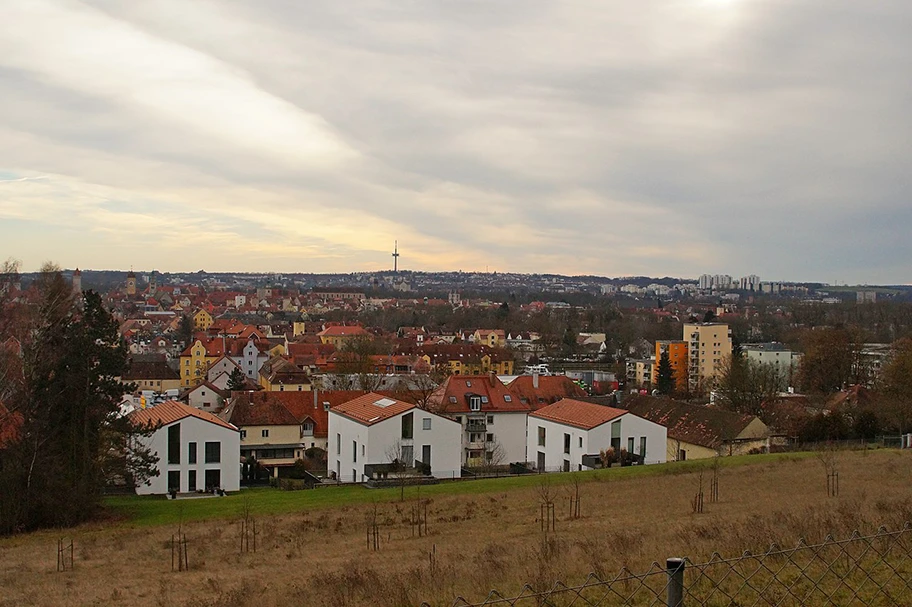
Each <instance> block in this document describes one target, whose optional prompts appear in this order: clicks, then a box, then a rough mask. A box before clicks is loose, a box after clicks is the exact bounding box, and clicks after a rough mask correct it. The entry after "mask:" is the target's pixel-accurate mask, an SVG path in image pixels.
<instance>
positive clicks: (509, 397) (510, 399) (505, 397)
mask: <svg viewBox="0 0 912 607" xmlns="http://www.w3.org/2000/svg"><path fill="white" fill-rule="evenodd" d="M512 401H513V397H512V396H510V395H509V394H504V402H505V403H509V402H512Z"/></svg>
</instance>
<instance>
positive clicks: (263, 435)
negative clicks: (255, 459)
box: [260, 428, 269, 438]
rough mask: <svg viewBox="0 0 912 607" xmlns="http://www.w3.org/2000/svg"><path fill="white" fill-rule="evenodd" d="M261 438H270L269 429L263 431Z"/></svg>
mask: <svg viewBox="0 0 912 607" xmlns="http://www.w3.org/2000/svg"><path fill="white" fill-rule="evenodd" d="M260 436H262V437H263V438H269V428H266V429H265V430H261V431H260Z"/></svg>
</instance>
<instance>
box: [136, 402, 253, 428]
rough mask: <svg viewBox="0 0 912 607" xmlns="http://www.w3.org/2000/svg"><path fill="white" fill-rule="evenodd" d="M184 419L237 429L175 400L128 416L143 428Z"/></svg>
mask: <svg viewBox="0 0 912 607" xmlns="http://www.w3.org/2000/svg"><path fill="white" fill-rule="evenodd" d="M185 417H195V418H197V419H201V420H203V421H206V422H210V423H213V424H216V425H218V426H222V427H223V428H227V429H229V430H234V431H237V428H235V427H234V426H232V425H231V424H229V423H228V422H226V421H225V420H223V419H220V418H218V417H216V416H215V415H212V414H211V413H207V412H206V411H200V410H199V409H196V408H194V407H191V406H190V405H185V404H184V403H179V402H177V401H176V400H169V401H165V402H163V403H161V404H159V405H155V406H154V407H149V408H148V409H139V410H137V411H134V412H133V413H131V414H130V421H132V422H133V423H134V424H136V425H143V426H145V425H157V424H162V425H167V424H171V423H174V422H176V421H179V420H182V419H184V418H185Z"/></svg>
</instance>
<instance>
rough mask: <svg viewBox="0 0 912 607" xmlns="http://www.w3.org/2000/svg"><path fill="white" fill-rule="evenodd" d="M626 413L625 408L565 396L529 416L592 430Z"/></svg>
mask: <svg viewBox="0 0 912 607" xmlns="http://www.w3.org/2000/svg"><path fill="white" fill-rule="evenodd" d="M626 413H628V411H624V410H623V409H615V408H614V407H605V406H602V405H596V404H593V403H584V402H582V401H578V400H573V399H572V398H565V399H563V400H560V401H558V402H556V403H554V404H553V405H548V406H547V407H542V408H541V409H539V410H538V411H535V412H534V413H530V414H529V416H530V417H538V418H541V419H547V420H549V421H553V422H558V423H561V424H566V425H568V426H574V427H577V428H582V429H584V430H592V429H593V428H595V427H597V426H601V425H602V424H604V423H606V422H609V421H611V420H613V419H616V418H618V417H620V416H622V415H624V414H626Z"/></svg>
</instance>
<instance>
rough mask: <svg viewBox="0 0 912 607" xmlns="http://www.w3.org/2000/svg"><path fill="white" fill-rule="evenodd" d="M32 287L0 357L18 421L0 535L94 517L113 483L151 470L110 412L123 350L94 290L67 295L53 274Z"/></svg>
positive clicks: (7, 460)
mask: <svg viewBox="0 0 912 607" xmlns="http://www.w3.org/2000/svg"><path fill="white" fill-rule="evenodd" d="M36 286H37V289H38V291H39V294H40V297H39V298H38V303H37V305H35V306H33V307H32V308H30V309H29V310H28V312H27V313H26V315H25V316H24V317H22V318H21V319H22V321H23V322H25V323H26V326H27V329H28V330H27V331H22V332H20V333H19V336H20V337H19V339H17V340H15V342H13V343H15V347H6V348H4V350H3V352H2V354H0V356H2V358H0V394H3V395H4V399H5V400H4V404H5V406H6V408H7V409H8V410H9V411H11V412H12V413H14V414H15V415H16V416H17V419H18V420H19V422H20V423H19V424H18V428H17V431H16V432H15V433H14V436H13V437H12V439H11V440H10V441H9V442H8V444H6V445H5V449H4V450H3V452H2V454H0V532H2V533H10V532H15V531H19V530H24V529H33V528H37V527H43V526H69V525H73V524H76V523H78V522H81V521H83V520H86V519H87V518H89V517H90V516H92V515H93V514H94V513H95V511H96V508H97V506H98V504H99V499H100V496H101V490H102V488H103V487H104V485H105V483H106V482H108V481H110V480H112V478H113V477H119V478H120V479H122V480H126V481H129V480H131V477H132V478H133V479H135V480H145V478H147V477H148V475H150V474H153V473H154V472H153V464H154V458H153V457H152V456H151V454H149V453H148V451H146V450H143V449H142V448H135V449H136V450H134V445H135V441H131V440H130V436H131V435H132V434H133V432H134V428H132V427H131V424H130V422H129V419H128V418H126V417H123V416H120V415H119V407H120V399H121V396H122V395H123V393H124V391H125V387H124V386H123V385H121V384H120V382H119V381H118V380H117V379H116V378H117V377H120V376H121V375H123V372H124V371H125V370H126V368H127V350H126V347H125V345H124V344H123V342H122V341H121V340H120V337H119V334H118V327H117V322H116V321H115V320H114V318H113V317H112V316H111V314H110V313H109V312H108V311H107V310H105V309H104V307H103V305H102V301H101V297H100V296H99V295H98V294H97V293H95V292H93V291H86V292H84V293H83V294H81V296H79V297H78V298H77V297H74V294H73V292H72V288H71V287H70V285H69V284H68V283H67V282H66V281H65V280H64V279H63V277H62V275H61V273H60V271H59V270H58V269H56V268H54V267H50V266H47V267H45V268H43V270H42V273H41V275H40V277H39V279H38V281H37V285H36ZM7 313H9V310H8V309H4V310H3V312H2V314H7ZM0 337H2V340H6V338H7V336H6V335H3V336H0ZM2 340H0V341H2ZM11 342H12V340H6V341H5V343H6V344H10V343H11ZM126 389H127V390H129V389H130V387H127V388H126Z"/></svg>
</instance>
